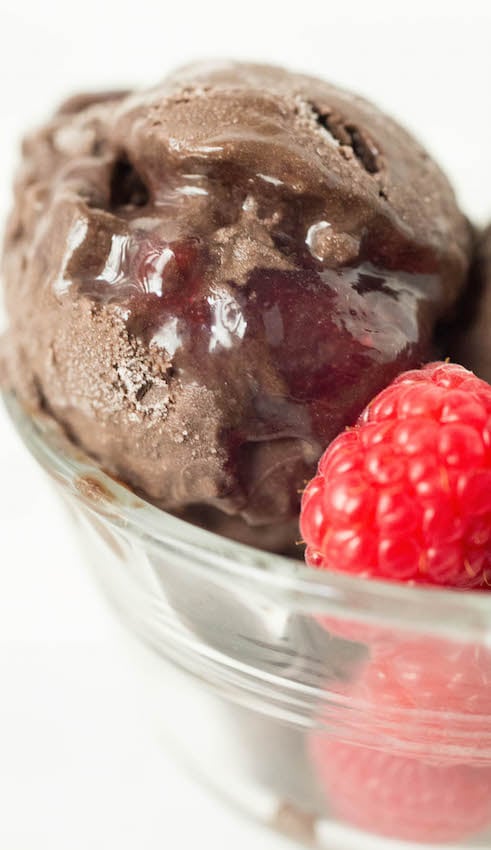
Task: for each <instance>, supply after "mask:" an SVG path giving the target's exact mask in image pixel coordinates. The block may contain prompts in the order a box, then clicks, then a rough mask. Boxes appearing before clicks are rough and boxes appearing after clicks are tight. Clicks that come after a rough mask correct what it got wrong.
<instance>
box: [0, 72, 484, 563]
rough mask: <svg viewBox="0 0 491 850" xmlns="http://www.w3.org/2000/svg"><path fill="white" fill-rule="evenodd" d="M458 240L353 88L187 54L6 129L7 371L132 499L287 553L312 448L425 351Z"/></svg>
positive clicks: (429, 183) (435, 195) (441, 182)
mask: <svg viewBox="0 0 491 850" xmlns="http://www.w3.org/2000/svg"><path fill="white" fill-rule="evenodd" d="M469 254H470V235H469V229H468V226H467V223H466V221H465V219H464V217H463V216H462V215H461V213H460V212H459V210H458V208H457V205H456V202H455V198H454V195H453V192H452V189H451V188H450V186H449V184H448V182H447V180H446V178H445V177H444V176H443V174H442V173H441V171H440V170H439V169H438V167H437V166H436V165H435V163H434V162H433V161H432V160H431V159H430V157H429V156H428V154H427V153H426V152H425V151H424V150H423V149H422V148H421V147H420V146H419V144H418V143H417V142H416V141H415V140H414V139H413V138H412V137H410V136H409V135H408V134H407V133H406V132H405V131H404V130H403V129H401V128H400V127H399V126H398V125H397V124H396V123H395V122H393V121H392V120H391V119H390V118H388V117H387V116H385V115H384V114H383V113H381V112H380V111H379V110H377V109H376V108H375V107H374V106H372V105H371V104H369V103H367V102H366V101H364V100H362V99H361V98H359V97H356V96H354V95H352V94H350V93H347V92H344V91H341V90H339V89H337V88H334V87H333V86H331V85H329V84H327V83H324V82H321V81H319V80H315V79H312V78H309V77H305V76H300V75H296V74H292V73H289V72H287V71H283V70H281V69H278V68H272V67H268V66H256V65H242V64H234V63H217V64H215V65H214V64H211V65H210V64H209V63H208V64H206V65H196V66H191V67H189V68H185V69H183V70H181V71H178V72H177V73H176V74H174V75H172V76H170V77H168V78H167V79H166V80H164V82H163V83H162V84H161V85H159V86H157V87H155V88H152V89H149V90H148V91H144V92H137V93H128V92H121V93H104V94H101V95H100V96H98V95H88V96H81V97H78V98H72V99H71V100H70V101H69V102H67V103H66V104H65V105H64V106H63V107H62V108H61V109H60V110H59V111H58V112H57V114H56V115H55V116H54V117H53V119H52V120H51V121H50V122H49V123H48V124H47V125H46V126H44V127H43V128H41V129H40V130H38V131H36V132H35V133H33V134H32V135H31V136H29V137H28V138H27V139H26V140H25V142H24V146H23V162H22V165H21V168H20V171H19V174H18V178H17V182H16V188H15V203H14V209H13V212H12V215H11V217H10V223H9V226H8V231H7V236H6V243H5V254H4V266H3V274H4V281H5V288H6V303H7V309H8V314H9V321H10V328H9V330H8V333H7V336H6V337H5V338H4V340H3V346H2V350H3V353H4V354H3V356H4V364H6V373H7V376H8V377H7V380H8V382H9V383H10V385H11V386H12V387H13V388H14V390H15V392H16V393H17V394H18V396H19V397H20V398H21V399H22V400H23V401H24V402H25V403H27V404H29V405H30V406H31V407H34V408H36V407H38V408H43V409H44V410H45V411H47V412H49V413H50V414H51V415H52V416H53V417H55V418H56V419H57V420H58V422H59V423H61V424H62V425H63V426H64V428H65V429H66V431H67V433H68V434H69V435H70V436H71V437H72V439H73V440H75V441H76V442H78V443H79V444H81V445H82V446H83V447H84V449H85V450H86V451H88V452H89V453H90V454H91V455H92V456H94V457H95V458H96V459H97V460H98V461H99V462H100V463H101V464H102V465H103V466H104V468H105V469H106V470H107V471H109V472H110V473H112V474H115V475H117V476H118V477H119V478H121V479H123V480H124V481H126V482H127V483H128V484H130V485H131V486H132V487H134V488H135V489H136V490H137V491H139V492H140V493H142V494H143V495H144V496H145V497H146V498H148V499H149V500H151V501H152V502H154V503H156V504H158V505H160V506H162V507H163V508H166V509H169V510H171V511H174V512H176V513H180V514H181V515H184V516H187V517H189V518H191V519H192V520H194V521H198V522H202V523H205V524H207V525H208V527H211V528H215V529H217V530H220V531H222V532H224V533H227V534H230V535H231V536H235V537H238V538H240V539H245V540H247V541H248V542H254V543H255V544H256V545H259V546H265V547H267V548H272V549H276V550H284V549H287V548H288V547H289V546H291V545H292V544H293V541H294V540H295V538H296V537H297V536H298V531H297V515H298V502H299V491H300V490H301V489H302V487H303V485H304V482H305V480H306V479H308V478H309V477H310V476H311V474H312V471H313V468H314V466H315V463H316V461H317V459H318V457H319V455H320V453H321V451H322V450H323V449H324V448H325V446H326V445H327V443H328V442H329V441H330V440H331V439H332V438H333V437H334V436H335V435H336V434H337V433H338V432H339V431H340V430H341V429H342V428H343V427H345V426H346V425H349V424H350V423H352V422H353V421H354V419H355V418H356V416H357V415H358V413H359V412H360V410H361V409H362V408H363V407H364V406H365V404H366V403H367V402H368V401H369V399H370V398H371V397H372V396H373V395H374V394H375V393H376V392H377V391H378V390H380V389H381V388H382V387H383V386H385V385H386V384H387V383H389V382H390V380H391V379H392V378H393V377H394V376H395V375H396V374H397V373H398V372H400V371H402V370H403V369H407V368H409V367H411V366H414V365H419V364H420V363H421V362H422V361H424V360H425V359H428V358H429V357H432V356H433V355H434V353H435V352H434V350H433V349H434V344H433V341H434V333H435V328H436V327H437V325H438V324H439V323H440V322H441V321H444V320H445V319H447V318H448V317H449V316H451V314H452V310H453V308H454V305H455V303H456V301H457V299H458V297H459V295H460V294H461V291H462V288H463V285H464V281H465V277H466V273H467V268H468V262H469Z"/></svg>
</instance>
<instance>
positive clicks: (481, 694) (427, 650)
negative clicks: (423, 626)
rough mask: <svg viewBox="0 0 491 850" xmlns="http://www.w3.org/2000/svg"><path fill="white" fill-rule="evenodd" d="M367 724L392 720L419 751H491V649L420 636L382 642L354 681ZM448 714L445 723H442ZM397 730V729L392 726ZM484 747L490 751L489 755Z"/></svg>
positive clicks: (460, 755)
mask: <svg viewBox="0 0 491 850" xmlns="http://www.w3.org/2000/svg"><path fill="white" fill-rule="evenodd" d="M351 696H353V697H354V698H355V699H356V700H357V701H361V702H362V703H363V704H364V706H365V707H366V711H367V714H366V718H365V719H366V722H367V724H369V723H370V722H371V721H372V720H373V722H374V723H376V724H377V726H378V728H379V729H380V728H382V727H383V725H384V720H383V718H385V719H386V721H387V729H386V731H387V732H388V733H390V732H391V729H389V726H390V725H395V726H397V732H396V734H397V736H398V737H399V738H400V739H404V741H406V742H407V743H409V744H410V745H411V747H412V749H413V751H418V752H422V753H423V754H427V753H428V752H429V749H430V748H431V751H432V752H434V751H435V749H436V748H438V752H440V753H441V752H443V748H445V753H446V755H445V757H446V758H447V759H453V760H457V761H463V760H464V761H465V760H466V759H467V758H468V757H469V753H470V755H471V756H472V758H473V759H474V758H475V755H476V753H475V751H476V748H477V749H479V751H480V753H481V755H482V757H483V758H484V759H486V758H489V751H491V650H489V649H487V648H486V647H484V646H480V645H477V644H476V645H475V644H460V643H455V642H453V641H447V640H443V639H436V638H433V639H431V638H429V637H427V636H426V637H420V638H414V637H413V638H412V639H407V638H406V637H404V638H402V639H401V640H400V641H393V642H392V643H391V644H389V643H385V644H384V643H382V644H380V645H378V646H375V648H374V654H373V656H372V658H371V659H370V661H369V662H368V663H367V664H366V665H365V667H364V668H363V670H362V671H361V675H360V676H359V677H358V678H357V679H356V680H355V681H354V682H353V683H352V685H351ZM442 718H444V722H442ZM392 731H393V730H392ZM484 750H488V752H487V753H485V752H484Z"/></svg>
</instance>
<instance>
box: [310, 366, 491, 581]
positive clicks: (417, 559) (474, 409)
mask: <svg viewBox="0 0 491 850" xmlns="http://www.w3.org/2000/svg"><path fill="white" fill-rule="evenodd" d="M300 526H301V531H302V536H303V538H304V540H305V542H306V544H307V553H306V559H307V563H309V564H310V565H311V566H313V567H316V568H318V569H333V570H341V571H344V572H348V573H352V574H359V575H363V576H367V577H376V578H383V579H391V580H394V581H402V582H412V583H424V584H433V585H443V586H448V587H459V588H467V589H470V588H487V587H488V586H489V585H490V584H491V386H489V384H487V383H485V382H484V381H482V380H480V379H479V378H477V377H476V376H475V375H474V374H472V372H468V371H467V370H466V369H464V368H463V367H462V366H457V365H453V364H446V363H431V364H429V365H428V366H425V367H424V368H423V369H420V370H414V371H411V372H406V373H403V374H402V375H400V376H399V377H398V378H397V379H396V380H395V381H394V382H393V383H392V384H391V385H390V386H388V387H387V388H386V389H385V390H383V391H382V392H381V393H380V394H379V395H378V396H376V397H375V399H374V400H373V401H372V402H371V403H370V404H369V405H368V407H367V408H366V409H365V411H364V412H363V413H362V415H361V416H360V418H359V420H358V423H357V424H356V425H355V427H354V428H352V429H350V430H348V431H346V432H344V433H342V434H340V435H339V436H338V437H337V438H336V439H335V440H334V442H333V443H331V445H330V446H329V447H328V449H327V450H326V452H325V453H324V455H323V457H322V458H321V460H320V463H319V467H318V472H317V475H316V477H315V478H314V479H313V480H312V481H311V482H310V484H309V485H308V486H307V488H306V490H305V492H304V495H303V499H302V512H301V519H300ZM488 577H489V580H488Z"/></svg>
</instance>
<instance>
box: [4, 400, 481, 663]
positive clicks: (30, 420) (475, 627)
mask: <svg viewBox="0 0 491 850" xmlns="http://www.w3.org/2000/svg"><path fill="white" fill-rule="evenodd" d="M2 396H3V401H4V404H5V407H6V410H7V413H8V416H9V418H10V420H11V421H12V423H13V425H14V427H15V428H16V430H17V432H18V433H19V435H20V437H21V438H22V440H23V442H24V444H25V445H26V447H27V448H28V450H29V451H30V453H31V454H32V455H33V456H34V457H35V459H36V460H37V461H38V463H39V464H40V465H41V466H42V467H43V468H44V469H45V471H46V472H48V473H49V474H50V476H51V477H52V478H54V479H55V480H56V481H57V482H58V483H59V484H61V485H62V486H63V487H64V488H65V489H68V491H69V493H71V495H73V496H75V497H76V498H77V499H78V500H82V502H83V503H84V504H85V507H86V508H87V509H88V510H89V511H91V512H92V513H95V514H96V515H99V516H102V517H103V518H104V519H105V520H106V521H107V522H109V523H110V524H112V525H114V526H116V527H117V528H118V529H119V531H120V532H121V531H122V532H123V533H124V534H125V535H126V536H129V537H131V538H136V539H137V540H140V542H142V543H144V544H145V545H146V546H150V547H151V548H156V549H157V550H158V551H160V552H162V548H163V547H164V548H165V549H168V548H169V547H170V548H172V549H173V550H174V551H178V552H179V553H180V554H181V555H182V556H183V557H186V558H189V563H190V564H191V563H193V564H194V565H195V568H196V569H197V570H199V571H203V570H208V571H212V572H214V573H215V574H220V576H221V577H222V578H223V577H224V576H225V577H226V578H229V579H230V580H232V581H234V582H239V581H242V582H243V583H245V584H246V585H247V586H248V587H249V588H250V589H252V588H257V591H258V592H261V593H270V594H272V595H273V596H274V599H275V601H276V602H277V603H278V604H281V603H282V602H284V603H285V604H293V603H294V604H295V607H296V608H297V609H300V610H302V609H304V610H305V611H308V612H309V613H315V614H316V615H318V616H331V617H333V616H334V617H335V616H337V617H342V618H343V619H346V620H349V619H350V618H351V619H352V620H355V621H363V622H369V623H373V624H375V625H377V626H381V625H384V626H390V624H392V625H393V626H397V629H398V630H405V629H407V630H408V631H412V630H415V631H417V632H421V631H424V633H425V634H426V633H433V634H443V635H446V636H447V637H449V636H450V637H453V638H454V639H455V638H456V639H458V640H472V639H473V640H476V639H477V640H478V641H479V642H481V643H482V642H489V645H490V646H491V599H490V597H489V596H488V594H487V593H486V592H483V591H458V590H446V589H443V588H436V587H431V586H425V587H423V586H420V587H416V586H409V585H400V584H396V583H394V582H389V581H382V580H379V579H364V578H361V577H360V576H353V575H349V574H346V573H342V572H341V571H340V572H334V571H322V570H313V569H312V568H311V567H308V566H307V565H305V564H304V563H303V562H301V561H298V562H296V561H294V560H293V559H290V558H287V557H285V556H282V555H277V554H274V553H270V552H265V551H262V550H259V549H255V548H253V547H251V546H247V545H245V544H242V543H237V542H236V541H233V540H229V539H227V538H224V537H221V536H219V535H217V534H215V533H213V532H210V531H207V530H205V529H202V528H199V527H197V526H194V525H191V524H190V523H188V522H186V521H185V520H182V519H179V518H177V517H175V516H173V515H171V514H169V513H167V512H166V511H164V510H162V509H161V508H158V507H156V506H154V505H152V504H151V503H150V502H147V501H145V500H144V499H143V498H141V497H140V496H138V495H137V494H136V493H135V492H133V491H132V490H130V489H129V488H128V487H127V486H126V485H125V484H123V483H121V482H119V481H117V480H116V479H115V478H113V477H112V476H110V475H108V474H107V473H106V472H104V470H103V469H102V468H101V467H100V466H99V465H98V464H97V462H96V461H94V460H93V459H91V458H90V457H89V456H88V455H86V454H85V452H83V451H82V449H80V448H78V447H77V446H76V445H75V444H73V443H72V442H71V441H70V440H69V439H68V438H67V436H66V435H65V434H64V432H63V430H62V429H61V427H60V426H59V425H58V424H57V423H56V422H55V420H54V419H53V418H52V417H50V416H49V415H46V414H43V413H39V412H38V411H28V410H27V409H26V408H25V407H24V406H23V405H22V404H21V403H20V402H19V401H18V400H17V398H16V397H15V395H14V394H13V393H10V392H4V393H3V394H2Z"/></svg>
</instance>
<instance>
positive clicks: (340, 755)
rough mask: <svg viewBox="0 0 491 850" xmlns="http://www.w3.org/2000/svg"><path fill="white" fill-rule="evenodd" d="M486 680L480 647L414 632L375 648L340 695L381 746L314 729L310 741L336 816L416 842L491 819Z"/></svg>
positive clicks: (488, 661)
mask: <svg viewBox="0 0 491 850" xmlns="http://www.w3.org/2000/svg"><path fill="white" fill-rule="evenodd" d="M490 682H491V652H490V651H489V650H487V649H484V648H482V647H476V646H472V645H460V644H455V643H452V642H448V641H444V640H441V639H439V640H433V641H429V640H428V639H422V638H418V639H412V640H410V641H404V642H402V643H401V644H392V646H388V645H386V646H384V648H383V650H381V649H380V648H379V649H378V651H376V652H375V655H374V657H373V658H372V659H371V660H370V661H369V663H368V664H366V665H365V667H364V668H363V669H362V671H361V673H360V675H359V676H358V678H357V679H355V680H354V681H353V682H352V683H351V684H350V685H347V686H346V689H345V697H346V698H347V699H349V702H350V704H351V705H352V707H353V708H354V709H355V710H357V711H361V712H362V713H363V731H364V734H365V735H366V736H368V740H371V741H373V742H374V743H375V741H377V744H378V745H379V746H380V747H383V749H380V750H377V749H373V748H372V747H371V746H364V745H362V744H355V743H350V744H347V743H342V742H339V741H334V740H332V739H330V738H328V737H327V735H323V734H319V733H315V734H314V735H312V737H311V740H310V753H311V758H312V761H313V765H314V768H315V770H316V773H317V775H318V779H319V782H320V784H321V787H322V789H323V791H324V793H325V794H326V796H327V798H328V801H329V804H330V805H331V807H332V809H333V810H334V811H335V812H336V814H337V815H338V816H339V817H341V818H343V819H344V820H346V821H348V822H349V823H351V824H352V825H354V826H357V827H360V828H364V829H366V830H368V831H372V832H379V833H381V834H384V835H390V836H392V837H397V838H401V839H406V840H414V841H416V840H417V841H450V840H452V841H456V840H458V839H460V838H463V837H465V836H467V835H470V834H472V833H474V832H476V831H478V830H480V829H481V828H483V827H484V826H486V825H489V824H490V823H491V768H490V767H489V766H482V763H483V762H485V761H486V758H487V755H488V754H487V753H486V752H485V750H486V749H488V750H489V748H490V746H491V723H490V720H489V718H490V716H491V693H490V688H489V683H490ZM406 753H409V754H406ZM469 762H472V763H469ZM476 762H478V763H476Z"/></svg>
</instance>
